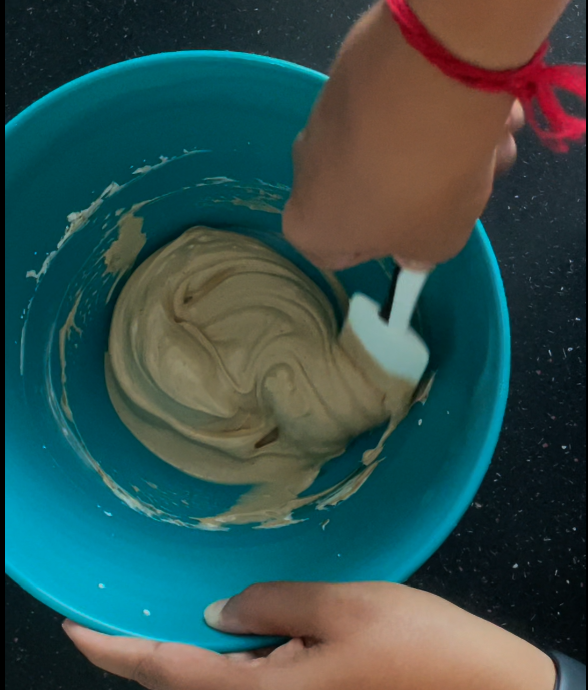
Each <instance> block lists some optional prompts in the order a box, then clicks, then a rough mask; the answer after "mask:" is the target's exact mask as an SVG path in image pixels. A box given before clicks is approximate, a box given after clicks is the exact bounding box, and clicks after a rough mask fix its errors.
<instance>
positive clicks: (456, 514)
mask: <svg viewBox="0 0 588 690" xmlns="http://www.w3.org/2000/svg"><path fill="white" fill-rule="evenodd" d="M186 59H188V60H193V61H194V62H196V63H197V62H202V61H206V60H213V61H221V62H224V61H235V60H237V61H241V62H245V63H250V64H251V65H256V64H257V65H262V66H264V67H268V66H273V67H277V68H280V69H285V70H288V71H289V72H290V73H296V74H297V75H299V76H301V77H303V78H306V79H308V80H310V81H313V82H315V83H320V84H324V83H325V82H326V81H327V80H328V77H327V75H325V74H323V73H321V72H318V71H316V70H313V69H310V68H307V67H303V66H301V65H297V64H295V63H292V62H288V61H286V60H281V59H277V58H272V57H267V56H262V55H256V54H250V53H242V52H231V51H215V50H202V51H193V50H187V51H177V52H166V53H159V54H154V55H148V56H142V57H139V58H133V59H131V60H126V61H122V62H117V63H115V64H112V65H109V66H107V67H103V68H101V69H98V70H95V71H92V72H90V73H88V74H85V75H83V76H81V77H78V78H76V79H74V80H72V81H70V82H67V83H66V84H64V85H62V86H60V87H58V88H57V89H55V90H53V91H51V92H49V93H48V94H46V95H45V96H43V97H41V98H40V99H38V100H37V101H35V102H34V103H32V104H31V105H29V106H28V107H27V108H25V109H24V110H23V111H21V112H20V113H19V114H17V115H16V116H15V117H14V118H12V119H11V120H10V121H9V122H8V123H7V124H6V125H5V128H4V130H5V139H6V138H8V137H9V136H10V135H11V134H12V133H13V132H14V131H15V130H16V129H20V128H21V127H24V126H27V124H28V122H29V121H30V120H31V119H32V118H34V117H37V116H38V115H39V114H41V113H42V112H43V110H44V109H45V108H48V107H50V106H52V105H53V104H54V103H57V102H59V101H60V100H62V99H65V98H68V97H70V96H71V95H72V94H73V93H74V92H75V91H76V89H78V88H79V87H80V86H88V85H91V84H92V83H93V82H96V81H98V80H102V79H104V78H108V77H111V76H114V75H117V74H121V73H128V72H131V71H133V70H136V69H143V68H145V67H149V66H151V65H160V64H163V63H173V62H175V61H178V60H186ZM474 234H475V235H476V236H477V237H478V239H479V240H480V241H481V244H482V250H483V251H482V254H483V261H484V263H485V264H486V268H487V270H488V272H489V274H490V278H491V285H492V291H493V293H494V294H493V299H494V303H495V305H496V315H495V318H496V321H497V324H498V330H499V333H498V340H499V342H498V351H497V353H496V354H497V361H498V376H497V395H496V396H495V398H494V400H493V402H492V408H491V410H490V412H489V414H488V420H489V421H488V427H487V429H488V430H487V433H486V435H485V439H484V442H483V444H482V447H481V449H480V453H479V454H478V457H477V458H476V460H475V462H474V463H473V464H472V470H471V475H470V477H469V480H468V482H467V483H466V484H464V486H463V487H462V489H461V491H460V495H459V498H458V500H456V501H455V502H454V503H453V504H452V506H451V507H450V508H449V509H448V510H447V512H446V513H445V514H444V515H443V516H442V517H441V519H440V520H439V521H438V522H437V526H436V529H435V530H434V532H432V533H431V536H430V538H429V539H428V540H427V541H425V542H423V543H422V544H421V545H420V548H416V549H415V550H414V551H413V553H412V556H411V557H410V558H409V559H407V561H406V562H405V564H404V566H403V567H402V568H400V569H399V572H400V575H399V576H398V578H397V580H398V581H400V582H404V581H406V580H407V579H408V578H409V577H410V576H411V575H413V574H414V573H415V572H416V571H417V570H418V569H419V568H420V567H422V566H423V565H424V564H425V563H426V561H427V560H429V558H430V557H431V556H432V555H433V554H434V553H435V552H436V551H437V550H438V549H439V548H440V546H441V545H442V544H443V543H444V542H445V541H446V539H447V538H448V537H449V535H450V534H451V532H452V531H453V530H454V529H455V527H456V525H457V524H458V523H459V521H460V520H461V519H462V517H463V516H464V514H465V513H466V511H467V510H468V508H469V507H470V505H471V503H472V501H473V500H474V497H475V495H476V493H477V491H478V490H479V488H480V486H481V484H482V481H483V479H484V477H485V475H486V473H487V471H488V468H489V466H490V463H491V460H492V457H493V455H494V452H495V450H496V446H497V443H498V438H499V436H500V432H501V428H502V424H503V420H504V415H505V411H506V405H507V399H508V393H509V381H510V371H511V359H510V358H511V341H510V319H509V312H508V305H507V300H506V294H505V290H504V284H503V281H502V277H501V273H500V268H499V265H498V261H497V259H496V256H495V254H494V250H493V248H492V245H491V243H490V239H489V238H488V235H487V233H486V231H485V229H484V226H483V225H482V223H481V221H479V220H478V221H477V222H476V227H475V229H474ZM380 558H381V559H383V558H384V556H383V555H382V556H381V557H380ZM380 564H382V560H380ZM5 573H6V574H7V575H8V576H9V577H11V578H12V579H13V580H14V581H15V582H16V583H17V584H18V585H20V586H21V587H22V588H23V589H25V590H26V591H27V592H28V593H29V594H31V595H33V596H34V597H35V598H36V599H38V600H39V601H41V602H42V603H44V604H46V605H47V606H49V607H50V608H52V609H53V610H55V611H58V612H59V613H61V614H63V615H65V616H68V617H72V618H73V619H74V620H76V621H77V622H79V623H81V624H82V625H88V626H90V627H92V628H94V629H98V630H102V631H103V632H109V633H115V634H121V633H122V632H123V631H121V630H118V629H115V628H113V627H112V626H110V625H108V624H105V623H104V622H102V621H98V620H96V619H94V618H92V617H90V616H87V615H86V614H84V613H83V612H82V611H79V610H74V609H73V608H71V607H70V606H68V605H67V604H66V603H65V602H63V601H60V600H58V599H57V598H55V597H54V596H52V595H51V594H50V593H49V592H47V591H46V590H44V589H43V588H42V587H41V586H39V584H38V583H36V582H35V581H34V578H31V577H30V576H28V575H26V574H24V573H22V572H20V571H19V569H18V567H17V566H16V565H15V564H13V563H11V562H9V561H8V559H7V557H6V551H5ZM247 646H248V645H247V644H244V645H241V648H245V647H247ZM249 646H251V645H249ZM253 646H255V645H253Z"/></svg>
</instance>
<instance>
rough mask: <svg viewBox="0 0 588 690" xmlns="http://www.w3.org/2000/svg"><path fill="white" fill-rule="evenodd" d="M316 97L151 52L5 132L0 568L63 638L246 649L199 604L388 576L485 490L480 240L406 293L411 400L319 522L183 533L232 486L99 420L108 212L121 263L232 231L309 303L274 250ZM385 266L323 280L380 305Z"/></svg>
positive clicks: (335, 469)
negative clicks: (129, 233)
mask: <svg viewBox="0 0 588 690" xmlns="http://www.w3.org/2000/svg"><path fill="white" fill-rule="evenodd" d="M324 82H325V77H324V76H323V75H320V74H318V73H316V72H312V71H309V70H307V69H304V68H302V67H298V66H296V65H292V64H288V63H285V62H280V61H277V60H272V59H268V58H262V57H257V56H251V55H241V54H234V53H214V52H201V53H198V52H188V53H176V54H167V55H159V56H153V57H147V58H142V59H139V60H133V61H130V62H126V63H123V64H119V65H114V66H113V67H109V68H106V69H103V70H100V71H98V72H95V73H93V74H90V75H88V76H86V77H83V78H82V79H79V80H77V81H74V82H72V83H70V84H67V85H66V86H64V87H62V88H60V89H58V90H57V91H55V92H53V93H51V94H49V96H47V97H45V98H43V99H42V100H41V101H39V102H38V103H35V104H34V105H33V106H31V107H30V108H28V109H27V110H26V111H24V112H23V113H22V114H20V115H19V116H18V117H17V118H15V119H14V120H13V121H12V122H10V123H9V124H8V126H7V127H6V571H7V573H8V574H9V575H10V576H11V577H12V578H14V579H15V580H16V581H17V582H18V583H19V584H20V585H22V586H23V587H24V588H25V589H26V590H28V591H29V592H30V593H31V594H33V595H34V596H36V597H37V598H38V599H40V600H41V601H43V602H45V603H46V604H48V605H49V606H51V607H52V608H54V609H55V610H57V611H59V612H60V613H62V614H64V615H67V616H69V617H71V618H73V619H74V620H76V621H78V622H80V623H82V624H85V625H88V626H91V627H93V628H95V629H97V630H101V631H103V632H111V633H124V634H131V635H142V636H147V637H150V638H155V639H159V640H174V641H177V642H187V643H196V644H200V645H204V646H207V647H209V648H212V649H216V650H222V651H229V650H235V649H243V648H247V647H250V646H251V645H252V644H254V643H253V642H252V640H250V639H246V638H239V639H232V638H229V637H226V636H224V635H221V634H219V633H216V632H213V631H212V630H209V629H207V628H206V626H205V625H204V623H203V622H202V615H201V614H202V611H203V609H204V607H205V606H206V605H207V604H209V603H210V602H212V601H214V600H216V599H220V598H224V597H227V596H230V595H232V594H234V593H237V592H238V591H240V590H242V589H243V588H244V587H246V586H247V585H249V584H251V583H254V582H257V581H266V580H279V579H293V580H331V581H349V580H362V579H384V580H391V581H402V580H405V579H406V578H407V577H408V576H409V575H410V574H411V573H413V572H414V571H415V570H416V569H417V568H418V567H419V566H421V565H422V564H423V563H424V562H425V561H426V560H427V558H429V557H430V556H431V554H432V553H433V552H434V551H435V550H436V549H437V548H438V547H439V545H440V544H441V543H442V542H443V540H444V539H445V538H446V537H447V536H448V535H449V533H450V532H451V530H452V529H453V528H454V527H455V525H456V524H457V522H458V520H459V519H460V518H461V516H462V515H463V513H464V511H465V510H466V509H467V507H468V506H469V504H470V503H471V501H472V499H473V497H474V494H475V492H476V490H477V489H478V487H479V485H480V482H481V481H482V478H483V477H484V474H485V472H486V470H487V468H488V464H489V462H490V459H491V456H492V453H493V451H494V448H495V445H496V442H497V438H498V434H499V431H500V427H501V422H502V418H503V414H504V409H505V402H506V397H507V388H508V377H509V327H508V316H507V308H506V303H505V297H504V292H503V287H502V282H501V279H500V275H499V270H498V266H497V263H496V260H495V258H494V255H493V252H492V249H491V247H490V244H489V242H488V239H487V237H486V235H485V233H484V230H483V228H482V227H481V226H480V225H478V227H477V228H476V230H475V232H474V234H473V237H472V239H471V241H470V243H469V244H468V246H467V248H466V249H465V251H464V252H463V253H462V255H461V256H460V257H458V258H457V259H456V260H454V261H452V262H451V263H450V264H448V265H445V266H442V267H440V268H439V269H438V270H437V271H436V272H435V273H434V275H433V276H432V277H431V279H430V281H429V283H428V285H427V287H426V290H425V292H424V294H423V297H422V301H421V307H420V310H421V317H422V324H423V329H422V330H423V335H424V337H425V339H426V341H427V343H428V345H429V347H430V349H431V353H432V362H431V364H432V368H433V369H434V370H436V371H437V376H436V380H435V383H434V385H433V387H432V390H431V394H430V396H429V399H428V401H427V402H426V404H425V405H421V404H418V405H416V406H415V408H413V410H412V412H411V414H410V415H409V417H408V418H407V419H406V420H405V421H404V422H403V423H402V425H401V426H400V428H399V429H398V430H397V431H396V432H395V433H394V434H393V435H392V437H391V438H390V439H389V440H388V441H387V442H386V446H385V449H384V453H383V457H385V460H384V461H383V462H382V463H381V464H380V465H379V466H378V467H377V468H376V470H375V471H374V474H373V476H372V477H371V478H370V479H369V480H368V481H367V482H366V484H365V485H364V486H362V487H361V489H360V490H359V491H358V492H357V493H356V494H355V495H354V496H352V497H351V498H349V500H347V501H346V502H343V503H341V504H340V505H338V506H336V507H333V508H330V509H329V510H326V511H319V510H316V509H315V507H312V506H310V507H308V508H305V509H303V510H302V511H301V512H300V514H299V515H296V517H297V518H298V519H300V520H302V521H301V522H299V523H298V524H295V525H292V526H288V527H286V528H284V529H277V530H259V529H253V528H252V527H251V526H246V527H235V528H232V529H231V530H229V531H227V532H207V531H203V530H201V529H197V528H195V524H194V521H193V520H192V519H191V516H193V515H199V514H200V515H202V514H207V513H208V514H213V511H216V512H217V513H218V512H220V509H222V508H223V506H228V505H230V504H231V503H232V502H233V501H234V500H235V498H236V496H237V495H238V493H236V489H238V488H239V487H221V486H217V485H210V484H205V483H204V482H201V481H198V480H197V479H194V478H191V477H188V476H186V475H184V474H182V473H180V472H178V471H177V470H175V469H173V468H172V467H171V466H168V465H167V464H165V463H163V462H162V461H160V460H159V459H158V458H156V457H155V456H153V455H151V454H150V453H149V451H147V450H146V449H145V448H144V447H143V446H142V445H141V444H140V443H139V442H138V441H136V440H135V438H134V437H133V436H132V435H131V434H130V432H129V431H127V429H126V427H124V426H123V425H122V423H121V422H120V421H119V419H118V417H117V415H116V413H115V411H114V409H113V407H112V405H111V403H110V400H109V397H108V394H107V391H106V386H105V380H104V353H105V351H106V346H107V337H108V329H109V323H110V318H111V315H112V310H113V305H114V302H115V300H116V296H117V294H118V292H119V291H120V289H121V287H122V285H123V284H124V282H125V280H126V278H128V275H129V272H128V271H125V269H126V268H128V266H122V267H121V266H118V267H114V268H112V267H110V268H105V262H104V255H105V252H107V251H108V248H109V247H110V246H111V245H112V243H113V242H114V241H116V238H117V223H118V222H119V220H120V218H121V217H122V216H123V215H124V217H125V218H127V219H129V218H131V220H132V219H133V218H142V219H143V220H142V222H143V227H142V230H143V232H144V234H145V235H146V243H145V245H144V246H143V247H142V248H141V246H140V245H139V246H138V247H137V249H141V251H140V254H139V256H138V262H140V261H142V260H143V259H144V258H145V257H147V256H148V255H149V254H150V253H152V252H153V251H154V250H155V249H157V248H159V247H160V246H162V245H163V244H165V243H166V242H168V241H169V240H171V239H172V238H174V237H176V236H178V235H179V234H180V233H181V232H182V231H183V230H184V229H186V228H188V227H190V226H193V225H196V224H203V225H210V226H213V227H220V228H230V229H236V230H238V231H240V232H245V233H249V234H253V235H254V236H261V237H263V239H264V241H267V242H268V243H269V244H270V245H272V246H274V247H276V248H277V249H279V250H280V251H283V252H285V253H286V254H287V255H288V256H289V257H290V258H291V259H292V260H293V261H294V262H295V263H297V264H298V265H299V266H300V267H301V268H302V269H303V270H305V271H306V272H307V273H308V274H309V275H310V276H311V277H312V278H314V279H315V280H317V281H318V282H319V284H321V285H322V287H323V288H324V289H325V290H326V291H327V293H328V294H329V286H328V284H326V283H325V281H324V280H322V278H321V276H320V275H319V274H318V273H317V272H316V271H314V270H313V269H312V267H311V266H309V265H308V264H307V263H306V262H305V261H304V260H303V259H302V258H301V257H300V256H298V255H297V254H296V253H295V252H294V251H293V250H291V249H290V248H288V247H287V245H286V244H285V243H284V241H283V240H281V238H280V235H279V233H280V220H281V218H280V214H279V211H280V209H281V208H282V207H283V205H284V203H285V200H286V199H287V196H288V190H289V185H290V184H291V180H292V163H291V157H290V150H291V145H292V142H293V140H294V139H295V137H296V135H297V133H298V132H299V131H300V130H301V128H302V127H303V126H304V124H305V121H306V119H307V117H308V114H309V112H310V109H311V107H312V105H313V102H314V101H315V99H316V97H317V95H318V93H319V91H320V89H321V87H322V86H323V84H324ZM112 183H116V185H115V184H112ZM143 202H148V203H143ZM125 214H126V215H125ZM118 229H119V228H118ZM260 233H261V234H260ZM111 269H112V270H111ZM389 269H390V266H388V264H387V263H386V262H372V263H369V264H367V265H363V266H360V267H358V268H355V269H352V270H349V271H346V272H343V273H341V274H340V279H341V281H342V283H343V285H344V287H345V288H346V290H347V291H348V292H349V293H350V294H351V293H352V292H353V291H355V290H361V291H362V292H364V293H366V294H368V295H370V296H372V297H373V298H376V299H380V300H383V298H384V296H385V294H386V291H387V288H388V284H389V274H390V270H389ZM321 281H322V282H321ZM80 294H81V295H82V296H81V297H80V298H79V300H78V297H79V296H80ZM330 296H331V297H332V295H330ZM64 382H66V384H67V400H65V401H64V400H63V399H62V394H63V384H64ZM64 403H65V404H64ZM69 410H71V413H68V411H69ZM380 436H381V430H379V431H374V432H371V433H370V434H367V435H366V436H364V437H362V438H360V439H358V440H357V441H356V442H355V443H354V444H353V445H352V446H351V448H350V449H349V450H348V452H347V453H346V454H345V455H344V456H343V457H341V458H339V459H337V460H335V461H333V462H331V463H329V464H328V465H327V466H326V469H325V471H324V476H321V477H319V479H318V480H317V482H315V485H318V484H320V485H322V486H331V485H332V484H333V483H334V482H336V481H337V480H338V479H341V478H344V477H346V476H348V475H350V474H352V473H353V472H354V470H356V469H357V467H358V464H359V461H360V458H361V454H362V452H363V451H364V450H366V449H369V448H370V447H373V446H374V445H375V443H376V442H377V441H378V439H379V438H380ZM242 490H243V488H241V491H242Z"/></svg>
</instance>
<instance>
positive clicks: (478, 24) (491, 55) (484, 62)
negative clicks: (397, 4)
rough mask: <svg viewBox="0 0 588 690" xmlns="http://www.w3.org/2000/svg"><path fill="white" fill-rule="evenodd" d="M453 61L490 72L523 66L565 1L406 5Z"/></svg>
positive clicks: (427, 0) (417, 0) (434, 0)
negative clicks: (464, 62)
mask: <svg viewBox="0 0 588 690" xmlns="http://www.w3.org/2000/svg"><path fill="white" fill-rule="evenodd" d="M407 2H408V4H409V5H410V6H411V8H412V9H413V11H414V12H415V13H416V14H417V15H418V17H419V18H420V20H421V21H422V22H423V24H424V25H425V26H426V27H427V29H428V30H429V31H430V33H431V34H432V35H433V36H435V38H437V39H438V40H439V41H440V42H441V43H442V44H443V45H444V46H445V47H446V48H447V49H448V50H449V51H450V52H451V53H452V54H453V55H455V56H456V57H458V58H460V59H461V60H464V61H466V62H469V63H471V64H474V65H477V66H479V67H483V68H485V69H490V70H506V69H513V68H518V67H521V66H523V65H525V64H527V63H528V62H529V61H530V60H531V59H532V57H533V56H534V55H535V53H536V52H537V51H538V50H539V48H540V47H541V45H542V44H543V43H544V41H545V40H546V39H547V38H548V36H549V34H550V32H551V29H552V28H553V26H554V25H555V24H556V22H557V21H558V19H559V17H560V16H561V14H562V12H563V11H564V9H565V7H566V5H567V4H568V0H518V1H517V2H513V1H512V0H490V1H489V0H444V2H439V1H438V0H407Z"/></svg>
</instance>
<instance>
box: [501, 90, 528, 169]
mask: <svg viewBox="0 0 588 690" xmlns="http://www.w3.org/2000/svg"><path fill="white" fill-rule="evenodd" d="M524 126H525V111H524V109H523V106H522V105H521V102H520V101H518V100H517V101H515V102H514V105H513V106H512V109H511V111H510V115H509V116H508V119H507V121H506V134H505V137H504V139H503V141H501V142H500V144H499V145H498V147H497V149H496V170H495V174H496V175H503V174H504V173H507V172H508V171H509V170H510V169H511V168H512V167H513V165H514V164H515V162H516V160H517V153H518V152H517V143H516V140H515V134H517V132H519V131H520V130H521V129H522V128H523V127H524Z"/></svg>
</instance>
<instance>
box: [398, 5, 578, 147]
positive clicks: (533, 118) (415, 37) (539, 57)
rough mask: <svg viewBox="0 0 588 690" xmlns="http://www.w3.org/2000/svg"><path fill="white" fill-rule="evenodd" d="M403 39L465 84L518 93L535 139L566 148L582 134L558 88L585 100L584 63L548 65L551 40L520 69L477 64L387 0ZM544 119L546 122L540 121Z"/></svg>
mask: <svg viewBox="0 0 588 690" xmlns="http://www.w3.org/2000/svg"><path fill="white" fill-rule="evenodd" d="M386 2H387V3H388V6H389V7H390V10H391V12H392V16H393V17H394V19H395V20H396V22H397V24H398V26H399V27H400V30H401V31H402V34H403V36H404V38H405V39H406V41H407V43H408V44H409V45H410V46H412V47H413V48H414V49H415V50H418V51H419V53H421V54H422V55H423V56H424V57H425V58H426V59H427V60H428V61H429V62H430V63H432V64H433V65H435V66H436V67H438V68H439V69H440V70H441V71H442V72H443V73H444V74H445V75H447V76H448V77H451V78H452V79H456V80H457V81H460V82H462V84H465V85H466V86H470V87H472V88H474V89H480V90H482V91H490V92H493V93H497V92H506V93H510V94H512V95H513V96H514V97H515V98H518V99H519V100H520V102H521V103H522V105H523V108H524V109H525V115H526V117H527V121H528V122H529V124H530V125H531V127H532V128H533V129H534V130H535V132H536V133H537V135H538V136H539V139H541V141H542V142H543V143H544V144H545V145H546V146H548V147H549V148H550V149H552V150H553V151H558V152H566V151H569V148H570V143H571V142H577V141H580V140H582V138H583V137H584V136H585V135H586V118H581V117H577V116H575V115H571V114H570V113H568V112H566V111H565V110H564V107H563V106H562V104H561V103H560V101H559V99H558V97H557V95H556V91H557V90H561V91H567V92H568V93H571V94H573V95H574V96H577V97H578V98H579V99H581V100H582V101H584V103H586V67H581V66H579V65H577V66H576V65H548V64H547V63H546V62H545V56H546V54H547V52H548V50H549V43H548V42H546V43H544V44H543V46H541V48H540V49H539V50H538V52H537V53H536V54H535V56H534V57H533V59H532V60H531V61H530V62H529V63H528V64H526V65H524V66H523V67H521V68H519V69H509V70H500V71H494V70H489V69H484V68H482V67H476V66H475V65H472V64H470V63H468V62H464V61H463V60H460V59H459V58H457V57H455V55H453V54H452V53H450V52H449V50H447V48H445V46H443V45H442V44H441V43H440V42H439V41H438V40H437V39H436V38H435V37H434V36H432V35H431V34H430V33H429V31H428V29H427V28H426V26H425V25H424V24H423V23H422V22H421V20H420V19H419V18H418V17H417V15H416V14H415V13H414V12H413V10H412V9H411V8H410V7H409V5H408V3H407V0H386ZM539 113H541V116H542V117H541V119H543V120H544V121H545V125H546V126H545V127H543V126H542V125H541V122H540V116H539Z"/></svg>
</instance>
